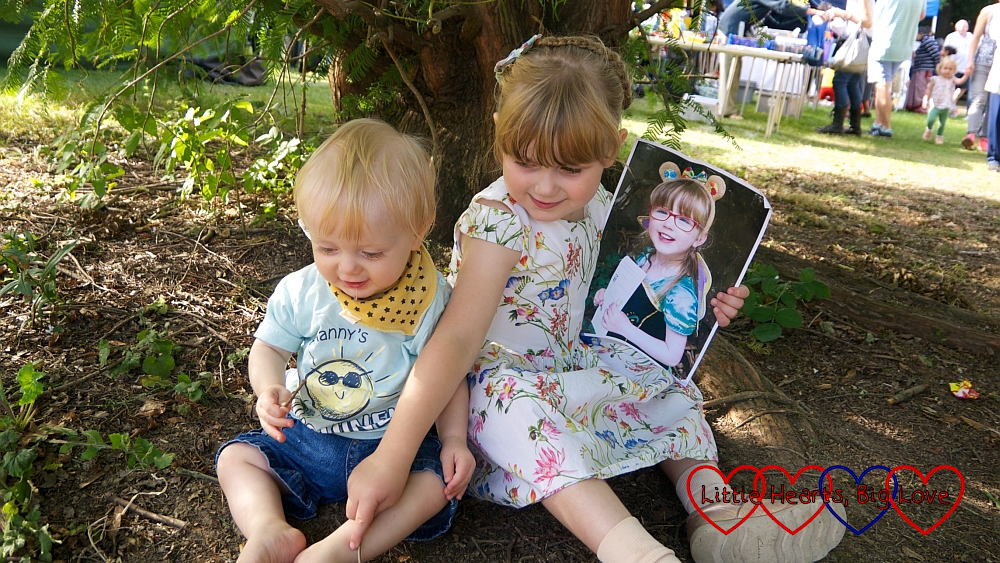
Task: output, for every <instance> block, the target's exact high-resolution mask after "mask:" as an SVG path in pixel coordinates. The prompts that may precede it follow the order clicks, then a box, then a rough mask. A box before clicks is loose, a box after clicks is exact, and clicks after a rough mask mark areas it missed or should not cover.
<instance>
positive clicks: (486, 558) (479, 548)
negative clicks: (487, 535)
mask: <svg viewBox="0 0 1000 563" xmlns="http://www.w3.org/2000/svg"><path fill="white" fill-rule="evenodd" d="M469 539H470V540H472V545H474V546H476V551H478V552H479V555H482V556H483V559H485V560H487V561H489V560H490V558H489V557H486V554H485V553H483V548H481V547H479V542H477V541H476V538H473V537H470V538H469Z"/></svg>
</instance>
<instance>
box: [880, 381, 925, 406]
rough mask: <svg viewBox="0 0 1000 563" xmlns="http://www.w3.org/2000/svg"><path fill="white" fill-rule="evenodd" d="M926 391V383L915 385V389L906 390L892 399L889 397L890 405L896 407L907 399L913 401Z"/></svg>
mask: <svg viewBox="0 0 1000 563" xmlns="http://www.w3.org/2000/svg"><path fill="white" fill-rule="evenodd" d="M926 390H927V385H926V384H924V383H921V384H920V385H914V386H913V387H910V388H909V389H904V390H902V391H900V392H899V393H896V394H895V395H893V396H892V397H889V400H888V401H887V402H888V403H889V404H890V405H895V404H897V403H902V402H903V401H905V400H907V399H911V398H913V397H914V396H916V395H919V394H920V393H923V392H924V391H926Z"/></svg>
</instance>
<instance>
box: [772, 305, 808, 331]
mask: <svg viewBox="0 0 1000 563" xmlns="http://www.w3.org/2000/svg"><path fill="white" fill-rule="evenodd" d="M774 320H775V321H777V323H778V324H780V325H781V326H783V327H784V328H799V327H800V326H802V315H800V314H799V312H798V311H796V310H795V309H787V308H781V309H778V311H777V312H776V313H775V314H774Z"/></svg>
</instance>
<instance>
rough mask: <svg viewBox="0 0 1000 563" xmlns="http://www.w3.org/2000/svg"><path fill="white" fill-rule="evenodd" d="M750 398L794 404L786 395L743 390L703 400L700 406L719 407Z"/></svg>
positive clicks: (707, 407)
mask: <svg viewBox="0 0 1000 563" xmlns="http://www.w3.org/2000/svg"><path fill="white" fill-rule="evenodd" d="M751 399H769V400H771V401H774V402H776V403H781V404H784V405H793V404H795V402H794V401H792V400H791V399H789V398H788V397H784V396H782V395H778V394H777V393H769V392H767V391H743V392H742V393H736V394H735V395H729V396H728V397H720V398H718V399H712V400H711V401H705V402H704V404H702V408H706V409H710V408H714V407H721V406H723V405H729V404H732V403H739V402H742V401H749V400H751Z"/></svg>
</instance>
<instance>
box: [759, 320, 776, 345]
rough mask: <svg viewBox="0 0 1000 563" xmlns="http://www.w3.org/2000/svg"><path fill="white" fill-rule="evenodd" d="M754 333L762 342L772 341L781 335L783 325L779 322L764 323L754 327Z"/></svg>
mask: <svg viewBox="0 0 1000 563" xmlns="http://www.w3.org/2000/svg"><path fill="white" fill-rule="evenodd" d="M753 335H754V337H755V338H756V339H757V340H760V341H761V342H771V341H772V340H776V339H777V338H778V337H779V336H781V325H779V324H778V323H764V324H762V325H758V326H757V327H756V328H754V329H753Z"/></svg>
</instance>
